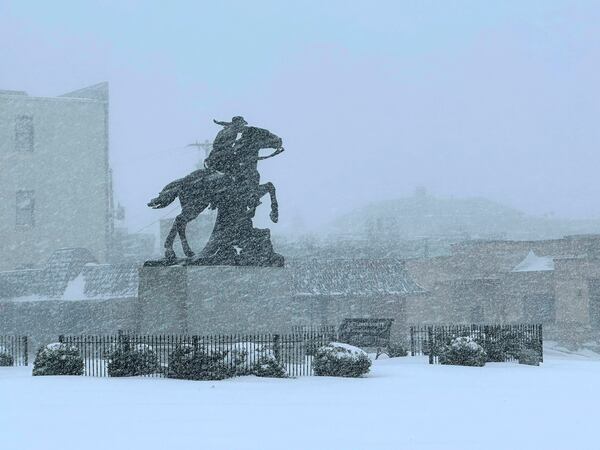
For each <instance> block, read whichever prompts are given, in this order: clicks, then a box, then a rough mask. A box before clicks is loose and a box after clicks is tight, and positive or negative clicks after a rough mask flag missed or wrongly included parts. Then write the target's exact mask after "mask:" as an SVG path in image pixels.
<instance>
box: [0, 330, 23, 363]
mask: <svg viewBox="0 0 600 450" xmlns="http://www.w3.org/2000/svg"><path fill="white" fill-rule="evenodd" d="M28 344H29V343H28V340H27V336H0V365H2V366H26V365H27V364H28V363H29V358H28V353H29V350H28Z"/></svg>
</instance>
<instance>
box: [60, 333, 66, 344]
mask: <svg viewBox="0 0 600 450" xmlns="http://www.w3.org/2000/svg"><path fill="white" fill-rule="evenodd" d="M58 342H59V343H61V344H64V343H65V335H64V334H61V335H59V336H58Z"/></svg>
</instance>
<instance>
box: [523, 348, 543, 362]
mask: <svg viewBox="0 0 600 450" xmlns="http://www.w3.org/2000/svg"><path fill="white" fill-rule="evenodd" d="M519 364H527V365H528V366H539V365H540V355H539V353H538V352H537V351H535V350H533V349H531V348H524V349H522V350H521V351H520V352H519Z"/></svg>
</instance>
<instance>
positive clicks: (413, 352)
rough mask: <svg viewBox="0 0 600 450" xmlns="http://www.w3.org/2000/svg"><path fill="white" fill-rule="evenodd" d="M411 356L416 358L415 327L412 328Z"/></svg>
mask: <svg viewBox="0 0 600 450" xmlns="http://www.w3.org/2000/svg"><path fill="white" fill-rule="evenodd" d="M410 356H415V327H414V326H411V327H410Z"/></svg>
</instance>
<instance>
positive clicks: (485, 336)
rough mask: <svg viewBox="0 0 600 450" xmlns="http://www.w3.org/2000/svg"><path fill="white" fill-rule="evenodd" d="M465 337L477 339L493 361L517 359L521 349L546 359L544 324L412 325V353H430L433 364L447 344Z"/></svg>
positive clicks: (413, 354)
mask: <svg viewBox="0 0 600 450" xmlns="http://www.w3.org/2000/svg"><path fill="white" fill-rule="evenodd" d="M461 336H468V337H471V338H473V339H474V340H475V341H476V342H477V343H478V344H480V345H481V346H482V347H483V349H484V350H485V351H486V353H487V354H488V358H490V360H492V361H511V360H515V359H517V358H518V354H519V352H520V351H521V350H523V349H529V350H533V351H536V352H537V353H538V355H539V357H540V361H542V362H543V356H544V352H543V332H542V325H541V324H507V325H482V324H472V325H415V326H411V327H410V354H411V355H412V356H415V355H428V356H429V363H430V364H434V363H437V362H438V358H439V355H440V352H441V351H442V350H443V349H444V347H445V346H446V345H448V344H449V343H450V342H451V341H452V339H454V338H456V337H461Z"/></svg>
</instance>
